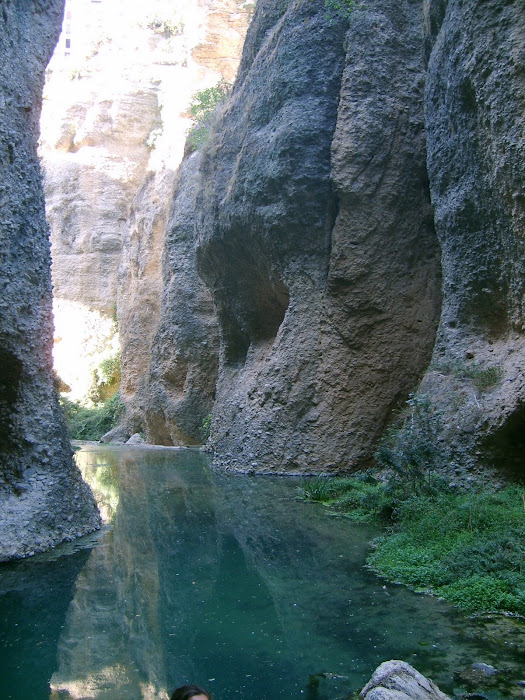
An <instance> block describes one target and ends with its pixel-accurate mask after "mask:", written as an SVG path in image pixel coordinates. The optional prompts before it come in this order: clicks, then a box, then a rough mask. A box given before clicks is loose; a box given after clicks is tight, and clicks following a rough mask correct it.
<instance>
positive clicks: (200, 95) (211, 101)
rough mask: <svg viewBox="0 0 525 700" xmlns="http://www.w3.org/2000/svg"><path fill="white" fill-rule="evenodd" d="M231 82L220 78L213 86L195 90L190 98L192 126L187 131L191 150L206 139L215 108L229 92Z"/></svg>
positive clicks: (214, 117) (212, 123) (213, 122)
mask: <svg viewBox="0 0 525 700" xmlns="http://www.w3.org/2000/svg"><path fill="white" fill-rule="evenodd" d="M231 88H232V86H231V83H228V82H227V81H226V80H224V79H221V80H219V82H218V83H217V85H214V86H213V87H209V88H205V89H204V90H199V91H198V92H196V93H195V94H194V95H193V97H192V100H191V104H190V115H191V118H192V120H193V126H192V128H191V130H190V132H189V133H188V144H189V145H190V147H191V148H192V149H193V150H197V149H198V148H201V147H202V146H203V145H204V144H205V143H206V142H207V140H208V137H209V134H210V130H211V128H212V127H213V125H214V124H215V121H216V118H217V108H218V107H219V105H221V104H222V103H223V102H225V100H226V98H227V97H228V95H229V94H230V91H231Z"/></svg>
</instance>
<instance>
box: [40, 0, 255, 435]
mask: <svg viewBox="0 0 525 700" xmlns="http://www.w3.org/2000/svg"><path fill="white" fill-rule="evenodd" d="M78 13H83V14H78ZM97 13H98V14H97ZM70 14H71V17H70V19H69V20H68V18H67V17H66V20H65V24H64V30H63V34H62V38H61V40H60V43H59V46H58V48H57V51H56V52H55V55H54V57H53V61H52V62H51V64H50V69H49V71H48V80H47V83H46V93H45V94H46V97H47V99H46V100H45V106H44V111H43V117H42V139H41V149H40V151H41V156H42V159H43V162H44V166H45V192H46V204H47V215H48V220H49V223H50V227H51V241H52V256H53V284H54V295H55V315H56V317H57V320H58V324H57V325H58V326H59V327H60V330H61V332H60V334H59V335H57V337H56V338H55V340H56V347H55V362H56V365H57V370H58V372H59V374H60V376H61V378H63V379H64V381H65V382H66V383H67V384H69V385H70V386H71V387H72V389H73V398H76V399H78V398H80V397H81V396H83V395H84V396H85V395H86V393H87V388H88V387H87V386H86V383H87V384H89V381H90V380H91V376H92V372H93V369H95V368H96V366H97V365H98V364H99V363H100V360H101V359H103V358H102V357H100V354H99V352H98V350H97V348H93V347H92V346H93V342H91V341H92V340H93V336H94V329H97V343H96V345H97V346H100V345H104V346H106V348H107V350H108V353H107V354H111V352H112V351H111V343H112V340H113V338H112V334H111V333H109V334H106V335H105V336H104V325H105V324H104V320H105V319H108V318H111V317H114V316H115V314H116V313H117V314H118V321H119V331H120V340H121V346H122V355H121V361H122V377H123V382H122V392H121V393H122V398H123V400H124V402H125V403H126V406H127V407H128V422H127V425H128V427H129V430H130V431H131V432H133V430H134V429H140V430H146V429H147V426H146V424H145V423H146V422H145V420H144V405H145V403H146V401H147V399H148V389H147V387H148V379H147V378H148V372H149V361H150V356H151V351H152V342H153V337H154V334H155V332H156V329H157V326H158V323H159V313H160V305H161V299H162V288H163V282H162V263H161V259H162V249H163V242H164V236H165V231H166V225H167V221H168V218H169V213H170V209H171V205H172V201H173V198H174V188H175V186H176V170H177V168H178V166H179V164H180V162H181V160H182V157H183V153H184V143H185V138H186V132H187V130H188V128H189V126H190V123H191V122H190V119H189V106H190V102H191V99H192V96H193V94H194V93H195V92H196V91H198V90H200V89H202V88H206V87H209V86H210V85H215V84H216V83H217V82H218V81H219V80H220V79H221V78H222V79H225V80H228V81H233V79H234V77H235V74H236V70H237V66H238V63H239V59H240V54H241V50H242V44H243V41H244V35H245V32H246V27H247V25H248V22H249V18H250V15H251V9H250V3H244V2H241V1H240V0H194V1H193V2H189V3H184V4H183V3H179V4H177V5H176V6H174V4H173V3H171V2H169V1H168V0H152V2H151V3H147V4H146V5H144V4H142V5H139V4H138V3H137V5H136V6H133V7H130V6H129V3H128V2H127V0H115V2H112V3H104V4H100V5H98V4H97V6H96V7H93V5H92V4H91V3H90V2H86V1H85V0H78V1H77V2H76V3H75V6H74V7H72V11H71V13H70ZM75 18H76V19H75ZM79 18H80V20H81V21H82V22H83V24H82V27H80V28H79V25H78V21H79ZM95 20H96V21H95ZM75 21H76V22H77V23H75ZM162 22H164V23H165V24H162ZM99 25H100V26H99ZM68 32H69V33H68ZM64 37H65V38H64ZM65 41H66V42H67V41H69V42H70V45H69V46H67V45H66V48H65V46H64V42H65ZM72 307H73V308H74V310H75V314H74V317H72V315H71V313H69V311H70V309H71V308H72ZM62 319H65V322H64V323H62ZM79 321H80V324H79V323H78V322H79ZM68 328H69V329H70V332H69V333H68ZM71 336H74V338H79V337H82V338H83V343H82V344H83V345H84V348H85V349H84V351H83V352H82V350H80V351H79V352H77V353H76V363H75V364H76V368H70V367H69V366H68V364H67V362H65V361H64V362H63V361H62V359H63V357H64V355H65V354H66V353H67V352H68V348H69V347H70V346H71V345H72V339H71ZM69 354H70V353H69ZM79 365H82V366H84V367H85V371H84V372H83V375H82V376H77V375H78V374H79V373H78V368H79ZM73 369H76V374H75V372H74V371H73ZM162 410H163V408H162V407H161V406H159V407H158V411H162ZM200 420H201V422H202V418H201V419H200ZM148 424H149V421H148ZM128 432H129V431H128ZM150 439H153V440H156V441H159V439H160V438H159V437H158V435H157V433H156V432H155V431H153V432H152V433H151V436H150Z"/></svg>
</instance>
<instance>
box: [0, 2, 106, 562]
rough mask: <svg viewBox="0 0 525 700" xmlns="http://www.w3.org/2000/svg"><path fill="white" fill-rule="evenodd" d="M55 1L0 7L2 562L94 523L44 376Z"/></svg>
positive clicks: (48, 367) (47, 369)
mask: <svg viewBox="0 0 525 700" xmlns="http://www.w3.org/2000/svg"><path fill="white" fill-rule="evenodd" d="M62 9H63V3H61V2H60V1H59V0H58V1H55V0H39V1H38V2H36V1H35V2H11V3H2V4H1V5H0V51H1V53H2V69H1V71H0V81H1V82H0V109H1V120H0V167H1V178H0V266H1V267H0V286H1V296H0V561H4V560H6V559H11V558H14V557H20V556H24V555H27V554H31V553H33V552H36V551H42V550H44V549H47V548H49V547H50V546H52V545H54V544H57V543H58V542H60V541H62V540H64V539H71V538H73V537H77V536H79V535H82V534H84V533H86V532H89V531H92V530H93V529H95V528H96V527H98V524H99V516H98V511H97V510H96V506H95V504H94V501H93V499H92V496H91V492H90V491H89V488H88V487H87V486H86V485H85V484H84V482H83V481H82V479H81V477H80V473H79V472H78V469H77V468H76V466H75V465H74V463H73V459H72V450H71V447H70V445H69V442H68V439H67V435H66V431H65V427H64V424H63V419H62V415H61V411H60V408H59V405H58V399H57V394H56V391H55V388H54V385H53V373H52V359H51V349H52V343H53V340H52V333H53V322H52V314H51V279H50V253H49V239H48V228H47V225H46V222H45V216H44V197H43V192H42V185H41V173H40V168H39V163H38V157H37V152H36V146H37V139H38V133H39V116H40V107H41V95H42V88H43V80H44V70H45V67H46V65H47V62H48V60H49V58H50V56H51V52H52V50H53V47H54V45H55V43H56V40H57V37H58V32H59V29H60V21H61V12H62Z"/></svg>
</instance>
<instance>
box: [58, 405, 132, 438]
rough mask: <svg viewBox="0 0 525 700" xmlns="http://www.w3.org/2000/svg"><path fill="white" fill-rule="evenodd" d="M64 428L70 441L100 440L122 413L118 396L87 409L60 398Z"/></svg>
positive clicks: (122, 409) (122, 406)
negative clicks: (65, 427) (64, 422)
mask: <svg viewBox="0 0 525 700" xmlns="http://www.w3.org/2000/svg"><path fill="white" fill-rule="evenodd" d="M60 404H61V406H62V410H63V411H64V417H65V420H66V426H67V429H68V432H69V437H70V439H71V440H100V438H101V437H102V436H103V435H104V434H105V433H107V432H108V431H109V430H111V429H112V428H114V427H115V425H117V423H118V419H119V417H120V416H121V415H122V414H123V412H124V404H123V403H122V401H121V400H120V397H119V395H118V394H114V395H113V396H112V397H111V398H109V399H107V401H105V402H104V403H101V404H99V405H96V406H93V407H88V406H83V405H82V404H80V403H76V402H74V401H70V400H69V399H67V398H66V397H64V396H62V397H60Z"/></svg>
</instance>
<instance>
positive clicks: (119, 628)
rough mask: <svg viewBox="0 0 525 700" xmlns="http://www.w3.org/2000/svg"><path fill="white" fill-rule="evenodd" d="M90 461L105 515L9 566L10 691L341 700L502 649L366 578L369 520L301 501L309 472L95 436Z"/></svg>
mask: <svg viewBox="0 0 525 700" xmlns="http://www.w3.org/2000/svg"><path fill="white" fill-rule="evenodd" d="M77 460H78V462H79V464H80V466H81V468H82V471H83V473H84V476H85V478H86V480H87V481H88V482H89V483H90V484H91V486H92V488H93V489H94V491H95V492H96V495H97V498H98V499H99V501H100V503H101V508H102V511H103V515H104V518H105V520H106V523H107V524H106V526H105V528H104V529H103V530H102V532H101V533H99V534H98V535H97V536H96V537H95V536H93V537H91V538H84V540H82V541H79V542H77V543H74V544H70V545H66V546H62V547H60V548H57V549H56V550H55V551H54V552H53V553H51V554H46V555H40V556H38V557H34V558H33V559H32V560H29V561H24V562H19V563H16V564H9V565H4V566H3V567H0V668H1V670H2V673H1V674H0V697H1V698H2V699H3V700H4V699H6V700H7V699H8V698H12V699H13V700H22V699H26V698H29V697H30V698H32V700H44V699H45V700H48V699H49V698H56V699H58V698H104V699H106V700H116V699H117V698H118V699H119V700H139V699H140V698H147V699H150V698H151V699H152V698H166V693H167V692H169V691H171V690H172V689H173V688H174V687H176V686H177V685H181V684H183V683H189V682H195V683H199V684H201V685H203V686H204V687H206V688H209V689H210V690H212V692H213V693H214V698H215V699H216V700H230V699H231V698H239V700H276V699H277V698H292V699H297V700H299V699H305V700H338V699H342V698H346V697H347V695H348V693H349V692H350V691H352V690H357V689H359V688H360V687H362V685H363V684H364V683H365V682H366V681H367V680H368V678H369V677H370V675H371V673H372V671H373V670H374V669H375V668H376V666H377V665H378V664H379V663H381V662H382V661H384V660H386V659H390V658H400V659H404V660H406V661H409V662H410V663H412V664H413V665H414V666H416V668H418V670H420V671H422V672H423V673H428V674H430V675H431V676H432V677H433V679H434V680H435V681H436V682H437V683H438V684H439V685H440V686H441V687H442V689H443V690H446V691H448V692H452V690H453V688H454V686H455V685H456V686H457V683H455V682H454V681H453V678H452V672H453V670H454V669H461V668H465V667H467V666H468V665H469V664H471V663H472V662H475V661H483V662H486V663H495V657H496V656H501V651H498V650H497V649H496V647H494V649H492V650H491V645H490V643H489V642H488V641H487V636H486V635H485V634H484V633H482V632H481V631H480V629H479V626H478V627H477V628H476V627H475V626H474V624H470V623H467V622H466V620H465V618H463V617H462V616H460V615H459V614H457V613H456V612H455V611H453V610H452V609H451V608H450V607H449V606H448V605H446V604H445V603H443V602H442V601H438V600H435V599H433V598H430V597H426V596H420V595H415V594H412V593H410V592H409V591H407V590H405V589H404V588H403V587H401V586H395V585H391V584H385V583H384V582H383V581H381V580H380V579H378V578H376V577H375V576H373V575H372V574H370V573H369V572H367V571H366V570H365V569H364V568H363V563H364V560H365V557H366V553H367V550H368V546H369V544H368V543H369V541H370V538H371V537H373V535H374V531H373V530H371V529H370V528H369V527H367V526H358V525H354V524H351V523H349V522H348V521H346V520H344V519H338V518H333V517H330V516H329V515H328V514H327V513H326V510H325V509H324V508H323V507H321V506H316V505H312V504H305V503H302V502H300V501H298V500H297V498H296V489H297V480H294V479H285V478H269V477H249V476H238V475H235V476H231V475H225V474H217V473H216V472H214V471H212V470H211V469H210V468H209V465H208V461H207V458H206V456H205V455H203V454H202V453H200V452H199V451H197V450H192V449H184V450H173V449H146V448H111V447H107V446H104V447H102V446H95V445H89V446H85V447H84V448H83V449H82V451H81V452H79V453H77ZM516 653H517V652H516V651H515V650H514V651H509V654H510V656H509V659H510V657H511V656H512V662H513V663H515V662H516V658H515V657H516ZM497 661H498V663H501V658H498V660H497ZM315 674H324V675H319V676H316V678H315V679H314V682H313V683H312V682H311V677H312V676H315ZM317 682H318V685H317ZM520 692H521V691H520ZM488 697H491V698H492V697H493V698H500V697H503V696H500V695H498V694H497V693H495V692H494V693H490V694H489V695H488Z"/></svg>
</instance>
